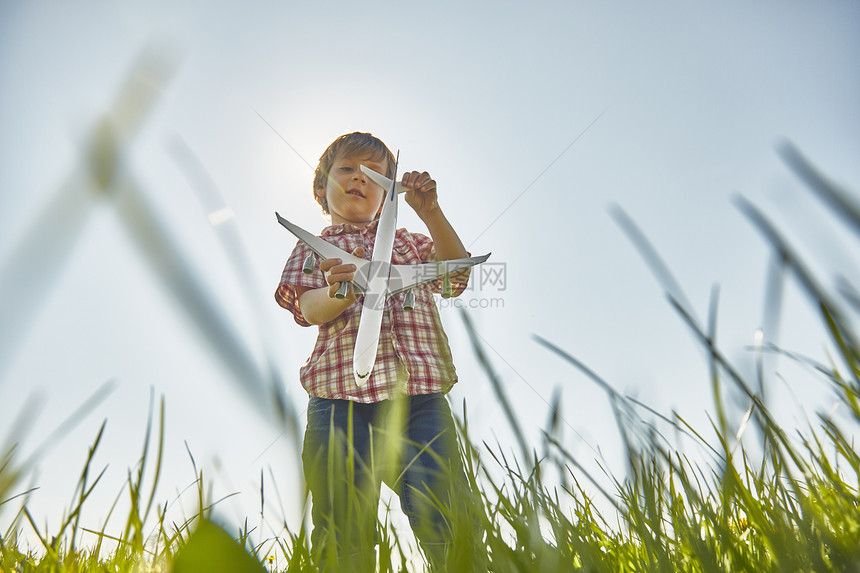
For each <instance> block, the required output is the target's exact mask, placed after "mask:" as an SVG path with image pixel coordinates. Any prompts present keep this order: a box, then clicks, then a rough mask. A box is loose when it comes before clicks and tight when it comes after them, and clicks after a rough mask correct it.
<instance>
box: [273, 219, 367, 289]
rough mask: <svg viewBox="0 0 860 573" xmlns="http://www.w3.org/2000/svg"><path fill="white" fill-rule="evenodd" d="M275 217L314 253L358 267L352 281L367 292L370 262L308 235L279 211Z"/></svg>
mask: <svg viewBox="0 0 860 573" xmlns="http://www.w3.org/2000/svg"><path fill="white" fill-rule="evenodd" d="M275 217H277V218H278V223H280V224H281V225H283V226H284V227H285V228H286V229H287V230H288V231H289V232H291V233H292V234H293V235H295V236H296V237H297V238H298V239H299V240H300V241H301V242H303V243H304V244H305V245H307V246H308V248H310V250H312V251H313V252H314V253H316V254H317V256H319V257H320V258H323V259H341V260H342V261H343V262H344V263H352V264H354V265H355V267H356V271H355V279H354V280H353V281H352V284H354V285H355V286H356V287H358V289H359V290H360V291H361V292H364V291H366V290H367V275H368V267H369V266H370V261H368V260H365V259H360V258H358V257H356V256H355V255H352V254H350V253H347V252H346V251H344V250H343V249H339V248H337V247H336V246H334V245H332V244H331V243H329V242H328V241H325V240H323V239H320V238H319V237H317V236H316V235H312V234H311V233H308V232H307V231H305V230H304V229H302V228H301V227H299V226H298V225H294V224H292V223H290V222H289V221H287V220H286V219H284V218H283V217H281V216H280V215H279V214H278V213H277V211H276V212H275Z"/></svg>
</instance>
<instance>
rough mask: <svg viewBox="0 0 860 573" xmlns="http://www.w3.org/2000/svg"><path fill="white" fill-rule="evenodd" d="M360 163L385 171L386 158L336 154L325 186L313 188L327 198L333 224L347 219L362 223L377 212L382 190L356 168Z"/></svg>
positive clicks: (382, 195)
mask: <svg viewBox="0 0 860 573" xmlns="http://www.w3.org/2000/svg"><path fill="white" fill-rule="evenodd" d="M360 165H364V166H366V167H369V168H370V169H373V170H374V171H376V172H377V173H385V172H386V170H387V169H386V168H387V167H388V162H387V161H382V162H380V161H374V160H372V159H370V158H369V157H364V156H360V155H355V156H351V157H338V158H337V159H335V161H334V163H332V165H331V169H329V174H328V178H327V179H326V186H325V187H324V188H322V189H317V190H316V193H317V195H319V196H320V197H325V198H326V201H327V203H328V210H329V213H330V214H331V222H332V224H333V225H336V224H339V223H350V224H352V225H357V226H362V227H363V226H364V225H367V224H368V223H370V222H371V221H373V220H374V219H375V218H376V214H377V213H378V212H379V207H380V206H381V205H382V198H383V197H384V195H385V191H384V190H383V189H382V187H380V186H379V185H377V184H376V183H374V182H373V181H371V180H370V179H369V178H368V177H367V175H365V174H364V172H363V171H362V170H361V169H359V166H360Z"/></svg>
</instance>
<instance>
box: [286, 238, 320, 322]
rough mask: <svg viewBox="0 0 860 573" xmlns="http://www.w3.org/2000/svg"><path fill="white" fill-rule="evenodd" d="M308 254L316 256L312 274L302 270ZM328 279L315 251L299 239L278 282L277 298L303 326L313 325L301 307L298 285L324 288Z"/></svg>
mask: <svg viewBox="0 0 860 573" xmlns="http://www.w3.org/2000/svg"><path fill="white" fill-rule="evenodd" d="M308 255H313V257H314V271H313V273H311V274H305V272H304V271H303V270H302V267H303V266H304V262H305V258H306V257H307V256H308ZM326 284H327V283H326V280H325V277H324V276H323V273H322V271H321V270H320V268H319V261H318V260H317V257H316V255H314V254H313V251H311V249H310V248H309V247H308V246H307V245H305V244H304V243H302V242H301V241H299V242H298V243H296V247H295V248H294V249H293V252H292V253H291V254H290V258H289V259H287V264H286V265H284V271H283V272H282V273H281V281H280V282H279V283H278V288H277V290H275V300H276V301H277V302H278V304H279V305H281V306H282V307H283V308H285V309H287V310H288V311H290V312H291V313H292V314H293V318H294V319H295V320H296V322H297V323H298V324H299V325H301V326H311V323H310V322H308V321H307V320H306V319H305V317H304V316H303V315H302V311H301V309H300V308H299V300H298V296H297V294H296V287H297V286H301V287H307V288H311V289H316V288H322V287H324V286H326Z"/></svg>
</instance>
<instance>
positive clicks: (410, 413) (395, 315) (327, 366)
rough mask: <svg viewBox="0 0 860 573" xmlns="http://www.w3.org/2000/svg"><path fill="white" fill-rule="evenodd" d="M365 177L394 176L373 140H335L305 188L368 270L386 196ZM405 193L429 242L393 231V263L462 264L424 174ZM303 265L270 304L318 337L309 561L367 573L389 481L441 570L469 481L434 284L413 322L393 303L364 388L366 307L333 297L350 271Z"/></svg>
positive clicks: (292, 263)
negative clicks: (359, 361) (456, 505)
mask: <svg viewBox="0 0 860 573" xmlns="http://www.w3.org/2000/svg"><path fill="white" fill-rule="evenodd" d="M360 165H365V166H367V167H369V168H370V169H372V170H374V171H376V172H378V173H382V174H385V175H386V176H387V177H389V178H391V177H393V171H394V166H395V160H394V156H393V155H392V153H391V151H390V150H389V149H388V148H387V147H386V146H385V144H384V143H383V142H382V141H380V140H379V139H377V138H375V137H373V136H372V135H370V134H368V133H350V134H346V135H343V136H341V137H339V138H338V139H336V140H335V141H334V142H333V143H332V144H331V145H330V146H329V147H328V149H326V151H325V153H323V155H322V156H321V157H320V162H319V165H318V167H317V169H316V173H315V175H314V184H313V189H314V197H315V198H316V200H317V202H319V203H320V205H321V207H322V209H323V212H324V213H326V214H328V215H330V216H331V223H332V224H331V225H330V226H328V227H326V228H325V229H323V231H322V233H321V235H320V236H321V237H322V238H323V239H324V240H326V241H328V242H330V243H332V244H334V245H336V246H338V247H339V248H341V249H342V250H344V251H346V252H351V253H352V254H354V255H356V256H358V257H364V258H368V259H369V258H370V253H372V250H373V244H374V240H375V236H376V223H377V217H378V215H379V211H380V208H381V205H382V200H383V197H384V194H385V191H386V190H383V189H382V188H381V187H379V186H378V185H376V184H375V183H373V182H372V181H371V180H370V179H368V178H367V176H366V175H364V173H363V172H362V171H361V170H360V169H359V166H360ZM402 183H403V185H404V187H406V188H407V189H408V191H407V192H406V202H407V203H408V204H409V206H410V207H412V208H413V209H414V210H415V212H416V213H417V214H418V216H419V217H420V218H421V220H422V221H423V222H424V223H425V224H426V225H427V229H428V230H429V232H430V235H431V237H432V239H431V238H428V237H426V236H424V235H421V234H417V233H410V232H408V231H406V230H405V229H398V230H397V232H396V234H395V239H394V249H393V251H392V260H391V262H392V263H393V264H404V265H405V264H416V263H422V262H425V263H426V262H428V261H430V260H450V259H459V258H465V257H467V256H469V255H468V253H467V252H466V249H465V247H464V246H463V243H462V242H461V241H460V238H459V237H458V236H457V233H456V232H455V231H454V229H453V228H452V227H451V224H450V223H449V222H448V220H447V218H446V217H445V215H444V214H443V213H442V210H441V209H440V207H439V204H438V201H437V193H436V182H435V181H434V180H433V179H432V178H431V177H430V175H429V174H428V173H427V172H424V173H419V172H417V171H413V172H410V173H405V174H404V175H403V178H402ZM310 253H311V251H310V249H309V248H308V247H307V246H306V245H304V243H301V242H299V243H298V244H297V245H296V247H295V249H294V250H293V252H292V254H291V256H290V258H289V260H288V261H287V264H286V266H285V268H284V272H283V274H282V276H281V281H280V284H279V285H278V289H277V291H276V293H275V298H276V300H277V301H278V304H280V305H281V306H282V307H284V308H286V309H287V310H289V311H290V312H292V314H293V316H294V318H295V320H296V322H297V323H299V324H300V325H302V326H310V325H312V324H315V325H318V326H319V335H318V338H317V341H316V344H315V347H314V349H313V352H312V354H311V356H310V357H309V358H308V360H307V362H305V364H304V365H303V366H302V368H301V370H300V379H301V382H302V385H303V387H304V388H305V390H307V392H308V394H309V395H310V400H309V404H308V425H307V430H306V432H305V441H304V447H303V451H302V463H303V466H304V473H305V478H306V480H307V483H308V487H309V489H310V491H311V494H312V495H313V506H312V519H313V523H314V529H313V532H312V534H311V540H312V544H313V554H314V556H315V559H316V560H317V562H318V563H320V564H321V565H323V566H325V565H329V566H331V565H333V563H334V562H335V561H338V562H339V563H340V566H341V567H343V566H344V564H347V565H348V568H349V569H352V570H357V571H362V570H368V571H369V570H372V569H374V568H375V553H374V550H373V546H374V544H375V540H376V537H375V531H376V512H377V506H378V500H379V487H380V480H385V481H386V482H387V483H389V484H390V485H391V486H392V488H393V489H394V490H395V491H397V492H398V493H399V495H400V502H401V506H402V508H403V511H404V513H405V514H406V515H407V516H408V517H409V521H410V524H411V526H412V529H413V531H414V532H415V535H416V537H417V538H418V540H419V542H420V543H421V546H422V548H423V549H424V552H425V553H426V554H427V556H428V558H429V560H430V562H431V564H433V565H434V566H436V565H440V564H441V562H442V559H443V558H444V553H445V548H446V545H447V542H448V541H449V540H450V535H451V532H450V528H449V525H448V524H447V523H446V518H445V512H449V511H451V509H452V507H451V500H452V496H454V495H456V494H457V491H460V490H461V488H465V487H466V480H465V476H464V474H463V469H462V464H461V461H460V458H459V455H458V451H457V443H456V437H455V429H454V422H453V418H452V416H451V411H450V408H449V406H448V403H447V401H446V400H445V397H444V394H445V393H447V392H448V390H450V389H451V387H452V386H453V385H454V383H455V382H456V381H457V374H456V372H455V369H454V365H453V362H452V359H451V351H450V349H449V347H448V339H447V337H446V336H445V332H444V331H443V329H442V324H441V321H440V319H439V314H438V311H437V309H436V305H435V302H434V300H433V286H432V285H430V284H425V285H422V286H419V287H415V288H414V289H413V294H414V296H415V303H414V309H413V310H406V309H404V308H403V300H404V297H405V296H406V295H405V293H401V294H398V295H394V296H392V297H390V298H389V299H388V301H387V303H386V308H385V314H384V317H383V321H382V329H381V331H380V342H379V347H378V350H377V359H376V365H375V366H374V369H373V372H372V373H371V375H370V378H369V380H368V382H367V383H366V384H365V385H364V386H362V387H358V386H357V385H356V383H355V379H354V377H353V373H352V356H353V350H354V346H355V338H356V333H357V330H358V321H359V316H360V313H361V296H357V294H356V293H355V292H353V291H352V289H351V287H350V292H349V294H348V295H347V296H346V298H343V299H337V298H334V293H335V292H336V291H337V288H338V286H339V283H340V282H348V281H351V280H352V279H353V278H354V276H355V271H356V268H355V265H352V264H343V262H342V261H341V260H340V259H326V260H323V261H321V262H320V263H319V270H316V269H315V270H314V272H313V273H312V274H305V273H303V272H302V267H303V261H304V260H305V258H306V257H307V256H308V255H309V254H310ZM365 255H367V256H365ZM458 277H459V279H458ZM455 281H456V282H455ZM466 281H468V270H466V271H460V273H457V274H456V276H452V291H453V293H454V294H455V295H456V294H460V293H461V292H462V291H463V289H464V288H465V286H466V284H465V282H466ZM403 438H405V440H404V439H403Z"/></svg>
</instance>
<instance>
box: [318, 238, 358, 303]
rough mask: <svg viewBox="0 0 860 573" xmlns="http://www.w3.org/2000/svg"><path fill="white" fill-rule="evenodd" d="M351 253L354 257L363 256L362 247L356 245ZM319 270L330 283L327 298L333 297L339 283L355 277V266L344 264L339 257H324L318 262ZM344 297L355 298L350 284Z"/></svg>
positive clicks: (351, 299) (352, 299)
mask: <svg viewBox="0 0 860 573" xmlns="http://www.w3.org/2000/svg"><path fill="white" fill-rule="evenodd" d="M352 254H353V255H355V256H356V257H361V258H363V257H364V247H358V248H356V249H355V250H354V251H352ZM320 270H321V271H322V272H323V274H324V275H325V280H326V282H327V283H328V284H329V285H330V286H329V289H328V296H329V298H334V293H336V292H337V289H338V288H340V283H342V282H350V281H351V280H352V279H354V278H355V271H356V267H355V265H354V264H352V263H346V264H344V263H343V261H342V260H341V259H325V260H323V261H321V262H320ZM346 298H347V299H349V300H350V301H354V300H355V292H354V291H353V289H352V287H351V286H350V288H349V292H348V293H347V295H346Z"/></svg>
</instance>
